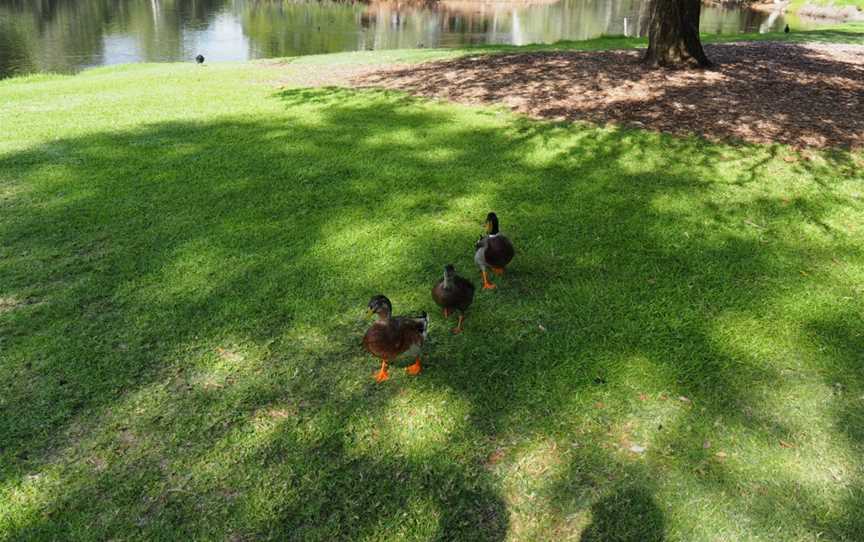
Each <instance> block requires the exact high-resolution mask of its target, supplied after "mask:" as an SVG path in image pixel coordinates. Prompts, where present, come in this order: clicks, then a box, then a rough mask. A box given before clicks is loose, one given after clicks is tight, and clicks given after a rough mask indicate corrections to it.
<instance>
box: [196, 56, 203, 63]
mask: <svg viewBox="0 0 864 542" xmlns="http://www.w3.org/2000/svg"><path fill="white" fill-rule="evenodd" d="M195 62H197V63H198V64H204V55H198V56H196V57H195Z"/></svg>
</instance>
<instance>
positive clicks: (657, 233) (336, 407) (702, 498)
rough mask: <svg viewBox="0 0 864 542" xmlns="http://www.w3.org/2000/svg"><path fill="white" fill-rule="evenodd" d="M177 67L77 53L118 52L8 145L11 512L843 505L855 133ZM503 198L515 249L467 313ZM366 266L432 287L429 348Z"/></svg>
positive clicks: (828, 521)
mask: <svg viewBox="0 0 864 542" xmlns="http://www.w3.org/2000/svg"><path fill="white" fill-rule="evenodd" d="M163 69H164V70H166V72H165V73H166V74H168V75H170V78H169V79H166V80H163V81H160V82H159V83H158V84H159V85H164V88H162V90H161V91H160V93H162V94H165V93H168V92H169V90H170V89H171V88H172V87H174V86H183V87H185V86H186V85H188V84H192V83H194V84H195V85H196V86H197V87H198V89H199V90H198V95H195V93H190V92H187V90H188V89H186V90H184V92H183V93H180V94H179V95H178V97H177V99H176V102H172V103H169V104H167V105H166V107H165V109H164V110H160V113H159V114H158V115H152V116H151V115H150V111H151V106H150V105H144V106H137V105H135V104H136V103H137V100H138V91H137V90H136V87H137V86H138V85H141V84H142V82H141V77H142V76H146V75H148V74H151V73H153V70H156V73H160V72H159V69H158V68H153V67H148V68H146V69H143V68H142V71H140V72H139V71H137V70H135V69H132V70H128V71H120V72H116V73H115V72H112V71H110V70H104V71H101V72H100V73H94V74H87V75H85V76H84V77H83V78H82V79H78V78H69V79H62V80H58V81H55V82H53V83H50V84H51V85H53V84H57V85H68V86H61V87H59V88H57V89H54V88H53V87H51V88H50V92H48V94H46V95H45V96H44V98H43V99H44V100H45V101H46V102H50V103H55V102H60V101H62V100H64V99H65V98H64V95H65V94H73V95H75V96H77V95H78V93H81V92H84V91H85V90H87V89H88V88H89V86H92V85H93V84H95V83H96V82H102V83H104V84H105V85H108V86H111V85H113V84H114V83H116V85H115V86H114V90H112V91H111V97H110V99H109V100H108V102H109V104H108V105H109V107H108V109H106V111H105V112H100V111H99V109H98V107H96V106H95V105H93V104H91V103H90V102H89V101H86V102H83V103H82V107H83V109H84V111H83V113H86V114H87V115H90V120H89V121H88V122H87V123H83V122H80V118H79V116H78V115H79V114H82V111H78V110H69V111H67V112H65V113H62V114H61V113H58V115H59V116H58V118H57V119H55V120H54V121H53V122H54V123H55V124H56V125H57V126H58V128H57V134H56V136H51V137H48V136H47V135H46V132H44V131H43V129H44V126H41V125H40V124H39V123H36V124H34V125H33V126H32V130H31V129H30V128H27V129H23V128H22V129H21V130H22V132H24V135H23V137H22V139H21V141H23V143H16V144H15V145H14V146H13V147H4V148H3V150H2V151H0V152H2V154H0V168H2V171H3V173H2V174H0V181H2V182H0V187H2V188H0V190H2V192H0V193H2V196H0V198H2V201H0V203H2V204H3V205H4V206H7V207H5V208H4V211H6V210H7V209H8V212H4V213H3V214H2V215H0V240H2V244H0V279H2V280H0V300H3V301H2V304H0V326H2V328H0V331H2V332H3V333H2V335H0V348H2V349H3V356H4V357H3V359H2V361H0V407H2V408H3V409H7V410H8V409H10V408H11V410H12V412H13V413H14V415H13V416H3V418H2V419H0V437H2V439H0V441H2V442H3V444H2V446H0V502H3V503H4V504H3V505H2V506H0V530H2V531H3V534H4V535H6V536H9V537H10V538H47V539H51V538H53V539H60V538H71V537H74V536H75V535H77V534H80V533H87V536H92V537H99V538H124V537H125V538H129V537H132V538H136V537H137V538H158V537H164V536H168V534H169V533H170V534H171V535H173V536H181V537H186V538H231V537H233V538H235V539H244V538H245V539H262V538H263V539H266V538H272V539H284V538H285V537H286V533H290V534H289V535H288V536H289V538H291V537H293V538H294V539H328V540H337V539H338V540H378V539H393V538H400V537H403V536H404V537H419V538H424V539H448V540H450V539H452V540H456V539H458V540H466V539H478V540H495V541H500V540H504V539H510V540H524V539H537V540H541V539H542V540H551V539H555V540H566V539H573V540H578V539H581V540H584V541H589V540H609V539H614V538H618V539H634V537H636V536H637V535H640V534H641V535H643V536H642V538H641V539H643V540H660V539H663V538H667V539H669V540H688V541H689V540H699V539H705V540H715V539H717V538H723V537H726V538H729V539H743V538H747V539H761V540H772V539H777V537H778V536H779V535H778V533H781V534H785V535H788V536H787V537H786V538H787V539H812V538H815V537H817V535H818V533H827V535H826V536H829V537H833V538H835V539H842V538H843V537H844V536H845V537H846V538H850V537H851V536H853V535H854V533H857V532H858V530H859V527H860V526H861V521H860V519H857V510H859V508H860V506H859V505H860V504H862V502H864V500H862V489H861V488H862V480H864V476H862V462H861V460H860V457H861V455H860V454H861V452H862V446H864V433H862V432H861V431H860V430H859V429H858V427H860V426H861V421H862V416H864V408H862V405H864V403H862V402H861V397H864V380H862V379H861V378H860V377H858V376H857V374H858V369H859V365H860V346H859V345H860V339H861V336H860V329H861V328H862V327H864V323H862V322H861V314H862V313H864V312H862V311H864V307H862V304H861V296H860V294H861V288H860V283H861V278H862V273H864V261H862V257H864V254H862V252H861V251H860V249H858V248H857V247H858V246H859V245H860V243H861V242H862V239H861V236H862V233H864V231H862V230H861V229H860V228H858V227H857V226H855V224H857V222H860V217H861V213H862V210H864V208H862V204H861V200H860V197H859V196H860V194H858V192H860V187H859V184H860V183H859V179H860V175H859V173H857V172H855V170H854V167H853V166H851V165H850V164H854V163H855V162H854V161H855V160H859V159H860V157H859V156H858V155H854V154H850V153H840V154H834V153H832V152H825V153H816V154H815V155H814V156H815V158H814V159H812V160H807V159H804V158H802V157H801V156H800V155H799V154H798V153H796V152H794V151H791V150H789V149H786V148H784V147H755V146H740V147H739V146H726V145H715V144H708V143H706V142H704V141H698V140H695V139H686V138H685V139H676V138H671V137H667V136H659V135H656V134H647V133H642V132H639V131H635V130H620V129H609V128H604V129H599V128H593V127H590V126H586V125H578V126H569V125H561V124H547V123H538V122H533V121H527V120H525V119H522V118H518V117H516V116H513V115H510V114H506V113H502V112H500V111H490V110H487V109H472V108H468V107H463V106H450V105H447V104H443V103H427V102H422V101H419V100H414V99H409V98H406V97H405V96H403V95H400V94H395V93H387V92H358V91H351V90H346V89H302V90H286V91H283V92H280V93H277V94H275V95H274V94H273V91H272V89H271V88H268V87H265V86H263V85H261V86H258V87H252V89H251V90H250V89H249V88H248V87H245V86H243V85H245V84H246V83H247V81H248V80H249V78H250V77H252V75H251V74H250V73H249V72H248V71H247V67H239V66H238V67H236V68H234V69H235V70H236V72H232V71H231V69H229V68H227V67H223V68H220V69H219V71H218V73H217V74H216V75H215V76H214V79H213V80H212V81H207V80H202V79H199V78H198V77H199V72H192V73H186V72H183V70H182V69H181V67H178V66H167V67H165V68H163ZM232 73H233V74H234V75H232ZM102 78H104V81H103V79H102ZM84 79H86V80H88V81H90V82H91V83H90V85H85V84H82V83H81V81H82V80H84ZM223 83H228V84H229V86H228V89H227V91H226V94H225V95H224V96H222V95H221V92H222V90H221V89H220V87H219V85H220V84H223ZM29 84H30V83H27V82H26V80H22V81H21V82H20V83H18V85H20V87H27V86H28V85H29ZM33 84H37V83H33ZM38 84H39V85H49V83H48V82H40V83H38ZM154 84H156V83H154ZM8 89H14V91H10V90H8ZM124 89H126V91H128V92H130V94H129V95H127V96H125V97H124V94H123V91H124ZM7 91H8V92H9V99H11V100H23V102H22V103H25V102H27V103H29V102H28V100H30V99H31V98H29V97H26V93H23V92H20V89H19V88H18V87H17V86H16V84H10V83H4V84H2V85H0V93H4V92H7ZM97 96H98V93H97ZM238 96H240V97H243V99H242V100H239V99H238ZM94 99H95V98H94ZM199 100H200V101H199ZM209 102H212V103H209ZM208 111H210V113H208ZM226 111H227V112H230V114H226ZM22 115H24V117H27V115H28V114H27V113H26V112H25V113H22ZM28 118H29V117H28ZM115 118H117V119H119V120H118V121H117V124H116V125H115V124H114V119H115ZM24 120H26V118H25V119H24ZM5 121H6V118H5V117H2V118H0V122H5ZM79 124H80V125H79ZM85 124H86V126H85ZM25 125H26V123H25ZM124 126H125V127H132V126H134V128H128V129H126V128H124ZM789 156H795V157H796V158H795V159H794V160H795V161H787V160H785V159H784V157H789ZM850 172H851V174H852V175H854V176H850ZM786 200H788V202H787V201H786ZM489 210H496V211H498V213H499V215H500V217H501V219H502V229H503V231H504V232H505V233H506V234H507V235H508V236H510V237H511V238H512V239H513V240H514V243H515V244H516V247H517V257H516V259H515V260H514V262H513V265H512V267H511V268H510V269H508V272H507V274H506V275H505V276H504V277H502V278H500V279H497V282H498V284H499V288H498V290H496V291H494V292H480V293H478V295H477V298H476V301H475V303H474V305H473V306H472V307H471V309H470V310H469V312H468V317H467V320H466V323H465V325H466V331H465V333H464V334H463V335H460V336H452V335H451V334H449V333H448V332H447V329H448V328H449V327H452V325H453V321H452V319H451V321H450V322H445V321H444V319H443V318H442V316H441V314H440V311H439V310H437V308H436V307H435V306H434V305H433V304H432V302H431V299H430V298H429V290H430V288H431V287H432V285H433V284H434V282H435V281H436V280H437V279H438V278H439V277H440V274H441V272H442V267H443V265H444V264H445V263H454V264H455V265H456V268H457V270H459V272H460V273H461V274H463V275H464V276H466V277H469V278H471V279H472V280H474V281H475V284H476V282H477V270H476V267H475V266H474V265H473V262H472V258H471V256H472V248H473V243H474V241H475V240H476V238H477V236H478V235H479V233H480V229H481V222H482V220H483V217H484V216H485V214H486V213H487V212H488V211H489ZM835 260H836V261H835ZM377 293H385V294H386V295H388V296H389V297H390V299H391V300H392V301H393V303H394V309H395V311H396V313H398V314H404V313H416V312H419V311H421V310H425V311H427V312H429V313H430V317H431V320H432V322H431V331H430V333H431V334H430V340H429V342H428V344H427V351H426V353H425V356H424V372H423V373H422V374H421V375H420V376H418V377H416V378H414V377H411V378H409V377H407V376H405V375H404V373H403V372H402V371H401V367H400V365H402V364H403V363H402V362H400V363H399V364H396V366H395V367H394V368H393V377H392V378H391V380H390V381H388V382H387V383H385V384H383V385H376V384H375V383H374V382H373V380H372V376H371V375H372V373H373V371H374V370H375V369H376V368H377V362H376V360H375V359H373V358H372V357H371V356H369V355H367V354H366V353H364V352H363V351H362V349H361V347H360V338H361V337H362V335H363V332H364V330H365V329H366V326H368V325H369V320H365V319H364V318H363V313H364V309H365V305H366V303H367V302H368V299H369V297H370V296H371V295H373V294H377ZM9 300H11V301H9ZM4 307H11V309H7V308H4ZM17 405H26V408H21V407H19V406H17ZM781 441H783V442H784V443H788V444H789V445H791V446H790V447H785V446H784V445H781ZM7 533H8V534H7Z"/></svg>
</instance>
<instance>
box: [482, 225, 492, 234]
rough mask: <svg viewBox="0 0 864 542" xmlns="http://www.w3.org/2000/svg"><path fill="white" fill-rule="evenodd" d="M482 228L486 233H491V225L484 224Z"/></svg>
mask: <svg viewBox="0 0 864 542" xmlns="http://www.w3.org/2000/svg"><path fill="white" fill-rule="evenodd" d="M483 227H484V228H485V229H486V233H489V232H490V231H492V223H491V222H484V223H483Z"/></svg>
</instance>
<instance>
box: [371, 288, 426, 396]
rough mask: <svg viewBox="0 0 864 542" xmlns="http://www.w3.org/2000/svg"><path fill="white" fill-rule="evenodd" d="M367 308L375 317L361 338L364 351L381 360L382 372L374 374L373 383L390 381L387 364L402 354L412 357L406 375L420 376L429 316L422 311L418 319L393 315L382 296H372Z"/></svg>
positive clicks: (387, 301)
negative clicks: (411, 362) (421, 355)
mask: <svg viewBox="0 0 864 542" xmlns="http://www.w3.org/2000/svg"><path fill="white" fill-rule="evenodd" d="M367 308H368V314H369V315H370V316H371V315H373V314H374V315H376V316H377V319H376V320H375V321H374V322H373V323H372V325H371V326H369V329H368V330H367V331H366V334H365V335H364V336H363V348H365V349H366V351H367V352H369V353H370V354H372V355H373V356H375V357H377V358H381V369H380V370H379V371H378V372H377V373H376V374H375V381H376V382H379V383H380V382H384V381H385V380H387V379H388V378H390V375H389V374H388V372H387V365H388V363H389V362H392V361H394V360H395V359H396V358H397V357H399V356H401V355H403V354H407V355H408V356H414V357H415V360H414V364H413V365H410V366H408V367H407V368H406V369H405V372H407V373H408V374H409V375H412V376H416V375H418V374H420V371H421V370H422V367H421V365H420V353H421V352H422V351H423V343H424V342H426V337H427V334H428V332H429V316H428V315H427V314H426V313H425V312H423V313H421V314H420V315H419V316H393V304H392V303H390V300H389V299H387V297H386V296H384V295H381V294H378V295H376V296H373V297H372V299H370V300H369V305H368V306H367Z"/></svg>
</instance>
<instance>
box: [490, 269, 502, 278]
mask: <svg viewBox="0 0 864 542" xmlns="http://www.w3.org/2000/svg"><path fill="white" fill-rule="evenodd" d="M492 272H493V273H495V274H496V275H498V276H499V277H503V276H504V268H503V267H493V268H492Z"/></svg>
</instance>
